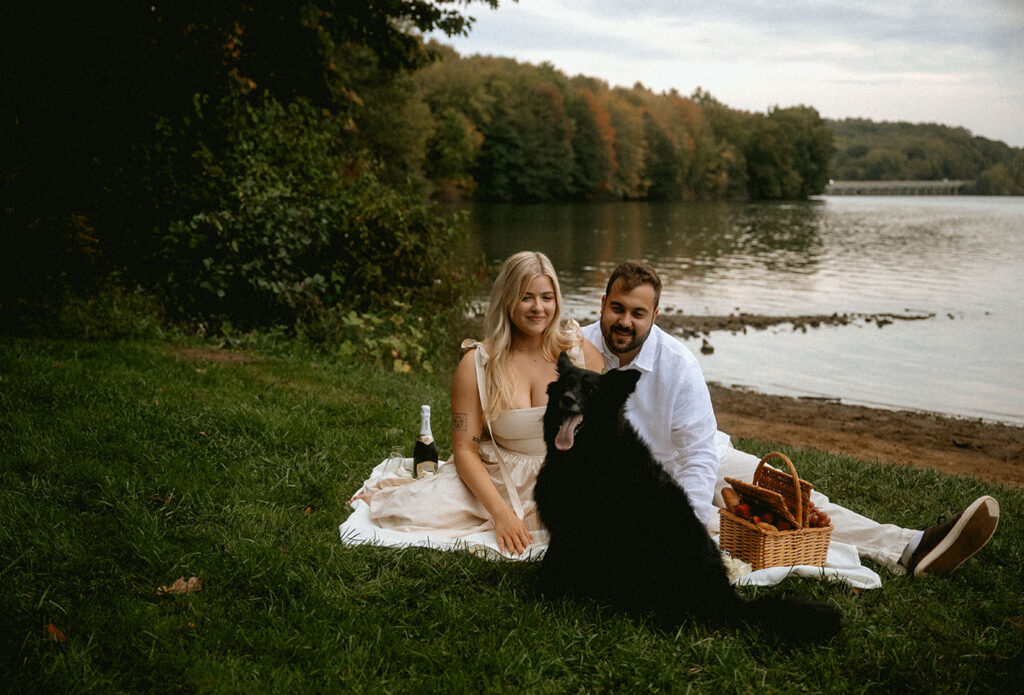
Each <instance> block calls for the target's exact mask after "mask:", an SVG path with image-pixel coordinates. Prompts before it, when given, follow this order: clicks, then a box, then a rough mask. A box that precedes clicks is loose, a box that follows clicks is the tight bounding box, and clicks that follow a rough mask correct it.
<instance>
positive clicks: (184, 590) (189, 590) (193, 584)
mask: <svg viewBox="0 0 1024 695" xmlns="http://www.w3.org/2000/svg"><path fill="white" fill-rule="evenodd" d="M202 588H203V580H202V579H200V578H199V577H189V578H188V580H187V581H186V580H185V577H178V578H177V579H175V580H174V583H173V584H171V585H170V586H160V587H157V590H156V595H157V596H163V595H164V594H194V593H195V592H197V591H200V590H201V589H202Z"/></svg>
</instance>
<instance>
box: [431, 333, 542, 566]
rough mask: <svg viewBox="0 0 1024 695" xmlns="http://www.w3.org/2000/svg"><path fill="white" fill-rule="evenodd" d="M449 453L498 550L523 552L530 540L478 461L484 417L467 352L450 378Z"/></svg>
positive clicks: (471, 352)
mask: <svg viewBox="0 0 1024 695" xmlns="http://www.w3.org/2000/svg"><path fill="white" fill-rule="evenodd" d="M451 399H452V453H453V454H454V455H455V471H456V472H457V473H458V474H459V477H460V478H462V482H464V483H465V484H466V487H468V488H469V490H470V492H472V493H473V495H474V496H475V497H476V498H477V499H478V500H480V503H481V504H482V505H483V506H484V508H485V509H486V510H487V513H488V514H490V515H491V519H492V520H493V521H494V533H495V535H496V536H497V537H498V549H499V550H501V551H502V552H506V551H507V552H510V553H513V554H515V555H519V554H521V553H522V552H523V551H525V550H526V546H528V545H529V544H530V543H531V541H532V539H531V538H530V532H529V531H528V530H527V528H526V524H524V523H523V521H522V519H520V518H519V517H517V516H516V514H515V512H514V511H512V508H511V507H509V506H508V504H506V503H505V500H503V499H502V498H501V495H499V494H498V490H497V488H495V487H494V483H493V482H492V481H491V476H490V474H489V473H488V472H487V468H485V467H484V464H483V461H481V460H480V438H481V436H482V435H483V427H484V414H483V406H482V405H481V403H480V392H479V391H478V390H477V384H476V355H475V353H474V350H469V351H468V352H466V354H465V355H463V357H462V360H461V361H460V362H459V366H458V367H457V368H456V369H455V376H454V377H452V393H451Z"/></svg>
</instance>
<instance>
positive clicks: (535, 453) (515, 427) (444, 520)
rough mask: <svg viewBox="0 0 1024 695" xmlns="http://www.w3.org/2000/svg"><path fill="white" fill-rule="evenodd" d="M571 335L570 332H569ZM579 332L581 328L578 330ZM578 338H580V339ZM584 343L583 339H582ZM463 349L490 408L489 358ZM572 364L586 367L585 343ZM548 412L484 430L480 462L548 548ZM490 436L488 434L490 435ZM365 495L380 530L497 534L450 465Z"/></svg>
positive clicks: (370, 486)
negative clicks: (540, 506)
mask: <svg viewBox="0 0 1024 695" xmlns="http://www.w3.org/2000/svg"><path fill="white" fill-rule="evenodd" d="M570 330H571V329H570ZM577 331H578V328H577ZM577 334H578V333H577ZM580 337H581V338H582V336H580ZM462 347H463V349H469V348H474V347H475V348H476V351H475V363H476V379H477V387H478V388H479V390H480V396H481V402H482V403H483V402H486V393H485V391H484V387H483V384H484V365H485V364H486V363H487V359H488V356H487V353H486V351H485V349H484V346H483V345H482V344H481V343H479V342H477V341H474V340H466V341H464V342H463V343H462ZM569 357H570V359H572V361H573V363H574V364H577V365H579V366H585V364H584V357H583V346H582V342H581V341H577V342H576V345H575V346H574V347H573V348H572V349H571V350H570V351H569ZM545 407H546V406H543V405H541V406H536V407H534V408H520V409H516V410H507V411H505V412H503V413H501V415H499V416H498V417H497V418H495V419H494V420H493V421H492V422H490V423H488V425H489V427H488V425H485V426H484V437H488V434H489V435H490V439H483V441H481V442H480V460H481V461H482V462H483V464H484V467H485V468H486V469H487V472H488V473H489V474H490V477H491V482H492V483H494V487H495V488H496V489H497V491H498V493H499V494H500V495H501V497H502V499H504V500H505V502H506V503H507V504H508V505H509V506H510V507H511V508H512V509H513V510H514V511H515V512H516V515H517V516H519V518H521V519H522V520H523V522H524V523H525V524H526V528H527V529H529V531H530V534H531V535H532V536H533V541H534V543H535V544H536V543H544V544H546V543H547V531H546V530H545V529H544V527H543V525H542V524H541V521H540V516H539V515H538V514H537V504H536V502H535V501H534V499H533V488H534V485H535V484H536V482H537V473H538V472H539V471H540V467H541V464H542V463H543V462H544V454H545V451H546V447H545V445H544V423H543V420H544V409H545ZM488 430H489V431H488ZM361 492H372V493H373V495H372V497H370V499H369V508H370V509H369V511H370V519H371V520H372V522H373V523H374V524H375V525H378V526H380V527H381V528H385V529H391V530H394V531H405V532H413V533H424V532H425V533H429V534H430V535H433V536H439V537H447V538H459V537H461V536H468V535H470V534H474V533H479V532H482V531H493V530H494V522H493V521H492V520H491V517H490V515H489V514H488V513H487V510H486V509H485V508H484V506H483V505H482V504H481V503H480V501H479V500H478V499H477V498H476V496H474V495H473V493H472V492H470V490H469V488H468V487H466V484H465V483H463V482H462V479H461V478H460V477H459V474H458V473H457V472H456V470H455V464H454V462H453V461H452V460H451V459H449V460H448V461H446V462H445V463H443V464H442V465H441V466H440V467H439V468H438V470H437V473H436V474H435V475H432V476H430V477H428V478H419V479H412V478H404V477H395V478H388V479H385V480H380V481H367V484H366V485H364V487H363V489H362V490H361Z"/></svg>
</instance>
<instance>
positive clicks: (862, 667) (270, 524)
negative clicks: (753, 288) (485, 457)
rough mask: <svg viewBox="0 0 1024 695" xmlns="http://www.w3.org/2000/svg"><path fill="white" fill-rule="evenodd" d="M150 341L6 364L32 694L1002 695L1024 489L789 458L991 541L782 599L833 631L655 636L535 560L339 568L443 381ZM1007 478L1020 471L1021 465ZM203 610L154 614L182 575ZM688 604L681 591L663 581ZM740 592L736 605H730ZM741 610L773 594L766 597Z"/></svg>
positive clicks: (173, 602) (2, 604) (900, 511)
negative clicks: (955, 517) (572, 597)
mask: <svg viewBox="0 0 1024 695" xmlns="http://www.w3.org/2000/svg"><path fill="white" fill-rule="evenodd" d="M195 357H196V355H191V354H185V353H183V352H182V350H181V349H180V348H178V347H175V346H174V345H172V344H169V343H161V342H148V341H125V342H67V341H64V342H51V341H13V340H7V341H5V342H2V343H0V615H2V616H3V618H2V621H0V678H2V683H3V686H2V687H3V688H4V689H10V690H11V691H15V692H18V691H25V692H47V693H64V692H103V693H108V692H139V691H156V692H174V691H185V692H195V691H209V692H264V691H272V692H303V693H305V692H364V691H365V692H461V691H471V692H476V691H528V692H591V691H612V690H616V691H624V692H643V691H650V690H658V691H662V690H663V691H679V692H685V691H693V692H713V693H774V692H800V693H808V692H809V693H826V692H828V693H843V694H848V693H858V692H885V693H900V692H929V693H931V692H951V693H953V692H955V693H964V692H979V693H988V692H1021V691H1022V687H1024V666H1022V653H1024V589H1022V586H1024V521H1022V512H1024V491H1022V490H1019V489H1010V488H1007V487H1004V486H1000V485H995V484H990V483H985V482H981V481H978V480H973V479H964V478H953V477H949V476H945V475H942V474H939V473H934V472H927V471H919V470H914V469H911V468H894V467H882V466H878V465H873V464H870V463H864V462H860V461H856V460H853V459H849V458H843V457H838V456H832V455H826V454H822V453H819V452H815V451H808V450H794V449H790V448H787V447H785V446H784V444H785V443H784V442H778V443H767V442H756V441H749V440H748V441H741V442H738V445H739V447H740V448H743V449H746V450H748V451H751V452H752V453H755V454H763V453H765V452H766V451H768V450H771V449H780V450H782V451H784V452H786V453H787V454H788V455H789V456H790V457H791V458H793V459H794V461H795V462H796V463H797V466H798V468H799V470H800V472H801V475H802V476H803V477H806V478H808V479H809V480H811V481H813V482H814V483H815V484H816V486H817V487H818V488H819V489H821V490H822V491H824V492H825V493H826V494H828V495H829V496H830V497H831V498H832V499H833V500H835V501H839V502H841V503H844V504H845V505H846V506H848V507H851V508H853V509H855V510H857V511H860V512H862V513H865V514H867V515H869V516H872V517H874V518H876V519H879V520H882V521H889V522H893V523H897V524H900V525H903V526H910V527H922V526H925V525H928V524H931V523H933V522H934V521H935V516H936V515H937V514H940V513H948V512H954V511H957V510H959V509H960V508H961V507H963V506H964V505H965V504H967V503H968V502H970V501H971V500H973V499H974V498H975V497H977V496H978V495H979V494H983V493H989V494H992V495H994V496H995V497H996V498H997V499H998V500H999V502H1000V505H1001V508H1002V519H1001V521H1000V526H999V530H998V531H997V533H996V536H995V538H994V539H993V541H992V542H991V543H990V544H989V545H988V546H987V547H986V548H985V549H984V550H983V551H982V552H981V553H980V554H979V555H978V556H977V557H976V558H975V559H974V560H972V561H971V562H970V563H968V564H967V565H965V566H964V567H963V568H961V569H960V570H959V571H958V572H956V573H955V574H953V575H952V576H950V577H946V578H925V579H923V580H922V579H917V580H914V579H908V578H905V577H897V576H895V575H893V574H891V573H889V572H887V571H886V570H883V569H880V568H876V569H878V570H879V571H880V573H881V575H882V580H883V588H881V589H879V590H876V591H866V592H861V593H859V594H858V593H855V592H854V591H852V590H851V589H849V588H848V587H846V586H845V585H830V584H827V583H823V582H816V581H788V582H785V583H784V584H783V585H782V586H781V587H776V588H774V589H770V590H769V591H777V590H785V591H799V592H802V593H806V594H809V595H812V596H814V597H817V598H820V599H824V600H827V601H830V602H831V603H833V604H834V605H836V606H837V607H838V608H839V609H840V610H841V611H842V614H843V617H844V632H843V634H842V635H841V637H840V638H838V639H836V640H835V641H834V642H833V643H831V644H829V645H827V646H824V647H817V648H807V649H788V648H783V647H779V646H773V645H771V644H770V643H768V642H766V641H764V640H762V639H760V638H759V636H758V635H757V634H754V633H752V632H750V631H745V630H740V631H722V632H713V631H709V630H706V629H704V628H700V627H695V626H684V627H683V628H682V629H681V630H679V631H678V632H677V633H664V632H659V631H657V630H655V629H653V628H652V627H651V626H649V625H647V624H644V623H641V622H636V621H632V620H629V619H626V618H623V617H621V616H619V615H616V614H614V613H612V612H610V611H607V610H603V609H600V608H598V607H595V606H591V605H576V604H571V603H546V602H543V601H541V600H539V599H538V598H537V597H536V596H535V594H534V592H533V588H532V587H533V580H534V577H535V573H536V569H537V568H536V566H535V565H533V564H529V563H512V562H500V563H495V562H488V561H485V560H481V559H478V558H475V557H472V556H470V555H467V554H462V553H442V552H437V551H430V550H405V551H396V550H390V549H380V548H371V547H360V548H346V547H344V546H343V545H342V544H341V543H340V540H339V537H338V530H337V527H338V524H339V523H340V522H341V521H343V520H344V519H345V517H346V516H347V515H348V510H347V508H346V506H345V501H346V499H347V498H348V496H349V495H350V494H351V493H352V492H353V491H354V490H355V489H356V488H357V487H358V486H359V484H360V482H361V480H362V478H363V477H364V476H365V474H366V473H368V472H369V470H370V468H371V467H372V466H373V465H374V464H376V463H377V462H379V461H380V460H381V459H382V458H383V457H384V456H385V455H386V454H387V453H388V451H390V450H391V449H392V448H394V447H395V446H398V445H401V446H404V447H405V448H406V450H407V451H410V452H411V446H412V442H413V439H414V437H415V434H416V430H417V427H418V425H419V405H420V404H421V403H430V404H431V405H432V406H433V410H434V417H433V423H434V432H435V435H436V436H437V437H438V440H439V448H440V449H441V451H442V455H447V453H448V452H449V451H450V448H449V436H448V433H447V431H446V430H447V422H448V405H447V402H448V393H447V392H448V388H447V381H448V374H447V373H445V374H441V373H439V374H433V375H431V374H417V373H413V374H404V375H400V374H393V373H389V372H386V371H383V370H379V369H377V368H375V367H370V366H367V365H355V364H351V363H348V364H346V363H342V362H339V361H331V360H325V359H322V358H311V357H309V356H304V355H294V354H288V353H286V352H280V351H279V352H277V353H275V352H273V351H270V352H266V353H263V354H261V355H258V356H251V357H252V359H250V360H247V361H209V360H197V359H195ZM1022 465H1024V461H1022ZM192 576H196V577H199V578H200V579H201V580H202V590H201V591H198V592H196V593H192V594H164V595H158V587H161V586H167V585H170V584H172V583H173V582H174V580H175V579H177V578H178V577H184V578H185V579H188V578H189V577H192ZM679 588H680V591H685V590H686V584H685V577H680V587H679ZM745 591H746V592H747V593H748V594H753V593H754V590H752V589H751V590H745ZM761 591H765V590H764V589H762V590H761Z"/></svg>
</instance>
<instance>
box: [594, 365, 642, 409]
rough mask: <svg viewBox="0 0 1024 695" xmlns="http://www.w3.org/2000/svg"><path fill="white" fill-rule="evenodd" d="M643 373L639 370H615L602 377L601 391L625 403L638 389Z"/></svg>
mask: <svg viewBox="0 0 1024 695" xmlns="http://www.w3.org/2000/svg"><path fill="white" fill-rule="evenodd" d="M640 376H641V373H640V371H639V370H637V369H613V370H611V371H610V372H607V373H606V374H605V375H604V376H603V377H601V390H602V391H604V392H605V393H608V394H610V395H614V396H615V397H616V398H617V399H618V400H619V401H620V402H622V403H625V402H626V399H627V398H629V395H630V394H631V393H633V390H634V389H636V382H638V381H639V380H640Z"/></svg>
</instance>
